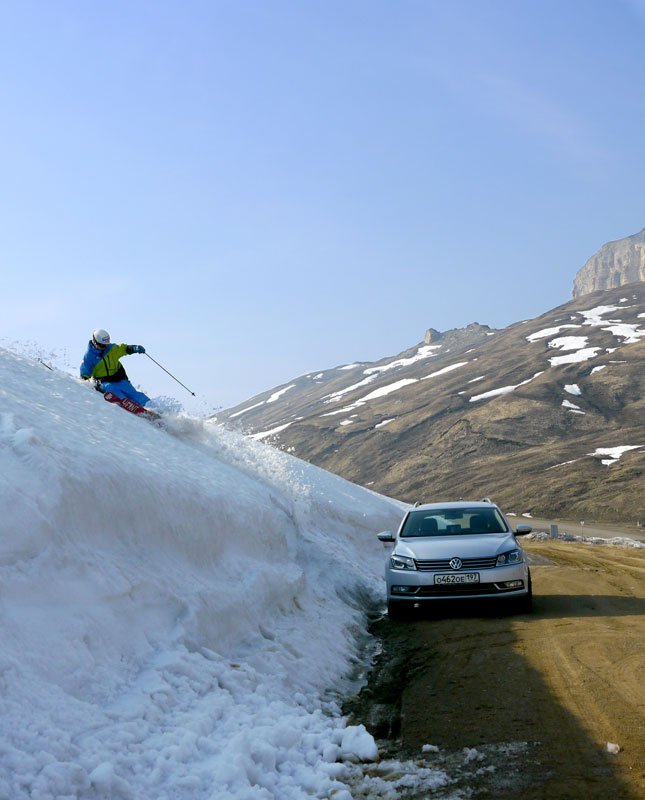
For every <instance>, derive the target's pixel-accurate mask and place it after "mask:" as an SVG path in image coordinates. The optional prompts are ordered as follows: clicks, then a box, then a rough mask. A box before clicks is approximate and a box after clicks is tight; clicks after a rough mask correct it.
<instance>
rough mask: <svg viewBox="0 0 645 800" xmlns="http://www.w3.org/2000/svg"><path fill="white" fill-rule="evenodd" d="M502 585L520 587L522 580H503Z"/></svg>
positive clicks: (513, 587)
mask: <svg viewBox="0 0 645 800" xmlns="http://www.w3.org/2000/svg"><path fill="white" fill-rule="evenodd" d="M503 586H504V587H505V588H506V589H521V588H522V587H523V586H524V581H505V582H504V583H503Z"/></svg>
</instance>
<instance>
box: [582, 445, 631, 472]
mask: <svg viewBox="0 0 645 800" xmlns="http://www.w3.org/2000/svg"><path fill="white" fill-rule="evenodd" d="M641 447H643V445H642V444H624V445H620V446H618V447H597V448H596V449H595V451H594V452H593V453H587V455H590V456H593V457H594V458H600V459H601V462H602V463H603V464H604V465H605V466H607V467H609V466H611V465H612V464H615V463H616V462H617V461H618V460H619V459H620V458H621V456H623V454H624V453H627V452H629V451H630V450H638V449H639V448H641ZM603 456H605V458H603Z"/></svg>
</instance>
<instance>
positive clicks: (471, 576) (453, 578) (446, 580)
mask: <svg viewBox="0 0 645 800" xmlns="http://www.w3.org/2000/svg"><path fill="white" fill-rule="evenodd" d="M434 582H435V584H437V583H443V584H453V583H479V572H460V573H459V574H456V575H455V574H449V575H435V576H434Z"/></svg>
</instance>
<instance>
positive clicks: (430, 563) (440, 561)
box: [415, 556, 497, 572]
mask: <svg viewBox="0 0 645 800" xmlns="http://www.w3.org/2000/svg"><path fill="white" fill-rule="evenodd" d="M461 563H462V567H461V568H462V569H492V568H493V567H494V566H496V564H497V556H488V557H486V558H462V559H461ZM415 564H416V565H417V569H418V570H419V571H420V572H436V571H437V570H449V571H451V572H452V571H453V570H452V568H451V566H450V559H449V558H437V559H431V560H427V561H426V560H422V559H415ZM454 571H455V572H459V570H454Z"/></svg>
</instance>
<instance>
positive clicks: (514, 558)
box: [497, 549, 524, 567]
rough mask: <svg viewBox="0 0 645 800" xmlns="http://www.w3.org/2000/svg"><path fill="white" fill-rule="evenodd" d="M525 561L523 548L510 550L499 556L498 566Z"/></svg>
mask: <svg viewBox="0 0 645 800" xmlns="http://www.w3.org/2000/svg"><path fill="white" fill-rule="evenodd" d="M522 561H524V558H523V557H522V551H521V550H517V549H516V550H508V551H507V552H506V553H500V555H498V556H497V566H498V567H506V566H508V565H509V564H521V563H522Z"/></svg>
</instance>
